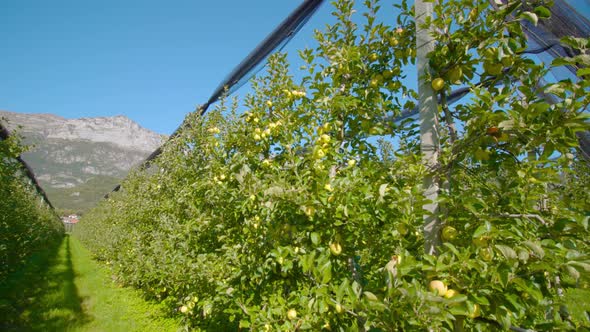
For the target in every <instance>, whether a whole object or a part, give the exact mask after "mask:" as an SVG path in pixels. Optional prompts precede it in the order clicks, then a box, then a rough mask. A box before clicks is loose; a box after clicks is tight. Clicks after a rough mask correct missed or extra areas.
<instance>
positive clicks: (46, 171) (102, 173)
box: [0, 111, 164, 212]
mask: <svg viewBox="0 0 590 332" xmlns="http://www.w3.org/2000/svg"><path fill="white" fill-rule="evenodd" d="M0 118H4V119H5V120H7V121H8V123H7V127H8V129H9V130H11V131H14V130H15V129H17V128H18V127H20V129H17V131H18V132H19V133H20V134H21V135H22V136H24V138H25V139H24V141H25V143H26V144H28V145H30V146H31V149H30V151H29V152H26V153H25V154H23V159H24V160H25V161H26V162H27V163H28V164H29V165H30V166H31V168H32V169H33V171H34V172H35V175H36V177H37V179H38V181H39V183H40V184H41V186H42V187H43V188H44V189H45V190H46V191H47V194H48V196H49V199H50V200H51V201H52V202H53V204H54V205H55V206H56V208H60V209H66V210H73V211H76V212H84V211H85V210H87V209H88V208H90V207H92V206H93V205H94V204H96V202H98V200H99V199H100V198H101V197H102V196H103V195H104V194H105V193H107V192H108V191H109V190H110V189H112V188H113V187H114V185H116V184H117V183H119V182H120V181H121V180H122V179H123V178H124V177H125V176H126V175H127V173H128V172H129V170H130V169H131V168H132V167H133V166H136V165H138V164H139V163H140V162H141V161H143V160H144V159H145V158H146V157H147V156H148V155H149V154H150V153H151V152H152V151H154V150H155V149H156V148H157V147H158V146H160V145H161V143H162V141H163V139H164V136H162V135H159V134H156V133H154V132H152V131H150V130H147V129H145V128H142V127H141V126H139V125H138V124H137V123H135V122H133V121H132V120H130V119H128V118H127V117H124V116H115V117H99V118H81V119H65V118H62V117H59V116H55V115H52V114H22V113H13V112H6V111H0Z"/></svg>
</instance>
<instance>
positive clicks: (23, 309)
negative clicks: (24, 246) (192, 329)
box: [0, 236, 180, 332]
mask: <svg viewBox="0 0 590 332" xmlns="http://www.w3.org/2000/svg"><path fill="white" fill-rule="evenodd" d="M179 327H180V325H179V322H178V321H177V320H174V319H172V318H167V317H165V314H164V308H162V307H161V306H159V305H157V304H154V303H151V302H147V301H145V300H144V299H143V298H142V297H141V295H140V294H139V293H138V292H137V291H136V290H133V289H130V288H121V287H118V286H117V285H116V284H115V283H114V282H113V281H112V280H111V279H110V277H109V273H108V270H107V269H106V268H104V267H102V266H100V265H98V264H97V263H96V262H95V261H93V260H92V259H91V257H90V254H89V253H88V251H87V250H86V249H85V248H84V247H82V245H81V244H80V243H79V242H78V241H77V240H76V239H75V238H71V237H69V236H66V237H65V238H64V239H63V241H62V242H61V243H57V244H56V245H54V246H53V247H51V248H49V249H48V250H45V251H43V252H38V253H36V254H34V255H33V256H32V257H31V259H30V261H29V262H28V264H27V265H26V266H25V268H24V269H23V270H21V271H19V272H17V273H15V274H13V275H11V276H10V277H9V279H8V280H6V281H5V282H4V283H2V284H0V330H1V331H105V332H106V331H108V332H111V331H159V332H164V331H177V330H178V329H179Z"/></svg>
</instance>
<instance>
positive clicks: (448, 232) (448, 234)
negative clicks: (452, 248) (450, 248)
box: [441, 226, 457, 241]
mask: <svg viewBox="0 0 590 332" xmlns="http://www.w3.org/2000/svg"><path fill="white" fill-rule="evenodd" d="M441 235H442V239H443V240H444V241H452V240H454V239H455V238H456V237H457V230H456V229H455V227H453V226H445V227H444V228H443V229H442V234H441Z"/></svg>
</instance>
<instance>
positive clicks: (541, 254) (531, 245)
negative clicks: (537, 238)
mask: <svg viewBox="0 0 590 332" xmlns="http://www.w3.org/2000/svg"><path fill="white" fill-rule="evenodd" d="M524 245H525V246H527V247H528V248H529V249H531V251H532V252H534V253H535V255H536V256H537V257H539V259H543V257H545V250H543V248H542V247H541V245H539V244H537V243H535V242H533V241H530V240H529V241H525V242H524Z"/></svg>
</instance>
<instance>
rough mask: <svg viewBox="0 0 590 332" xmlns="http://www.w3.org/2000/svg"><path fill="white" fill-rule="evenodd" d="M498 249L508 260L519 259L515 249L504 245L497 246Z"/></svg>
mask: <svg viewBox="0 0 590 332" xmlns="http://www.w3.org/2000/svg"><path fill="white" fill-rule="evenodd" d="M496 249H498V250H500V252H501V253H502V255H504V257H506V259H508V260H515V259H518V255H517V254H516V251H514V249H512V248H510V247H509V246H505V245H503V244H496Z"/></svg>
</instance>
